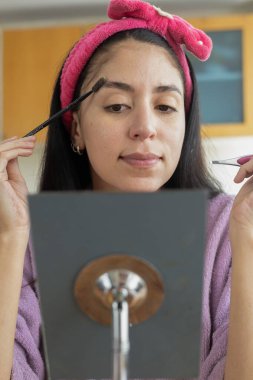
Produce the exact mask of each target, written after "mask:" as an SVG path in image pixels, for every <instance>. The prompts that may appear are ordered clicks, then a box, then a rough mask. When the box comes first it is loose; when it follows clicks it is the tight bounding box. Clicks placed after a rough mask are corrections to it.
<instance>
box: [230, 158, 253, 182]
mask: <svg viewBox="0 0 253 380" xmlns="http://www.w3.org/2000/svg"><path fill="white" fill-rule="evenodd" d="M252 175H253V160H250V161H249V162H247V163H246V164H244V165H242V166H241V167H240V169H239V171H238V173H237V174H236V176H235V178H234V182H235V183H240V182H242V181H243V180H244V179H245V178H249V177H251V176H252Z"/></svg>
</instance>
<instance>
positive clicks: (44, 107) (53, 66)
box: [3, 26, 89, 140]
mask: <svg viewBox="0 0 253 380" xmlns="http://www.w3.org/2000/svg"><path fill="white" fill-rule="evenodd" d="M88 28H89V27H87V28H84V27H76V26H75V27H60V28H59V27H58V28H45V29H28V30H24V29H21V30H6V31H5V32H4V34H3V42H4V57H3V72H4V137H5V138H7V137H11V136H14V135H17V136H23V135H24V134H25V133H27V132H29V131H30V130H31V129H33V128H34V127H36V126H37V125H38V124H40V123H41V122H43V121H44V120H45V119H47V118H48V114H49V104H50V98H51V94H52V89H53V86H54V82H55V78H56V75H57V72H58V70H59V69H60V67H61V63H62V62H63V59H64V57H65V55H66V54H67V52H68V51H69V48H70V47H71V46H72V45H73V43H74V42H75V41H76V40H77V39H78V38H79V37H80V35H82V34H83V33H84V32H85V31H86V30H87V29H88ZM44 135H45V133H43V132H40V133H39V134H38V139H39V140H43V138H44Z"/></svg>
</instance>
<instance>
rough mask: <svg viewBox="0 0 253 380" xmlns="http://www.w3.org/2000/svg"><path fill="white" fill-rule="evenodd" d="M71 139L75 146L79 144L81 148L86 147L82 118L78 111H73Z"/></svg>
mask: <svg viewBox="0 0 253 380" xmlns="http://www.w3.org/2000/svg"><path fill="white" fill-rule="evenodd" d="M70 135H71V141H72V142H73V144H74V145H75V146H79V148H80V150H84V149H85V143H84V138H83V134H82V129H81V123H80V118H79V115H78V112H73V120H72V124H71V130H70Z"/></svg>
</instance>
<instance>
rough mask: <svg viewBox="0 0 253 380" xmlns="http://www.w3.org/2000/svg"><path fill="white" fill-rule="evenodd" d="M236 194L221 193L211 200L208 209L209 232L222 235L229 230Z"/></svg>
mask: <svg viewBox="0 0 253 380" xmlns="http://www.w3.org/2000/svg"><path fill="white" fill-rule="evenodd" d="M233 202H234V196H232V195H228V194H224V193H221V194H219V195H217V196H215V197H214V198H212V199H210V200H209V204H208V210H207V234H208V236H210V235H213V234H214V235H216V237H218V236H221V235H222V233H225V232H227V230H228V223H229V217H230V212H231V209H232V205H233Z"/></svg>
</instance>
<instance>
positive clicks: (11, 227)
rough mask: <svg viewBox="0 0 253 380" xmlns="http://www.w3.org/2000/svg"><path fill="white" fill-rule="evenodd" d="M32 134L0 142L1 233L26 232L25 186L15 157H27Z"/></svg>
mask: <svg viewBox="0 0 253 380" xmlns="http://www.w3.org/2000/svg"><path fill="white" fill-rule="evenodd" d="M35 141H36V138H35V137H34V136H30V137H25V138H18V137H12V138H10V139H8V140H3V141H2V142H0V236H5V235H12V234H16V233H18V232H21V233H22V234H23V233H24V234H25V235H27V234H28V233H29V216H28V208H27V193H28V189H27V186H26V183H25V180H24V178H23V176H22V175H21V173H20V170H19V166H18V157H29V156H31V155H32V153H33V150H34V147H35Z"/></svg>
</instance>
